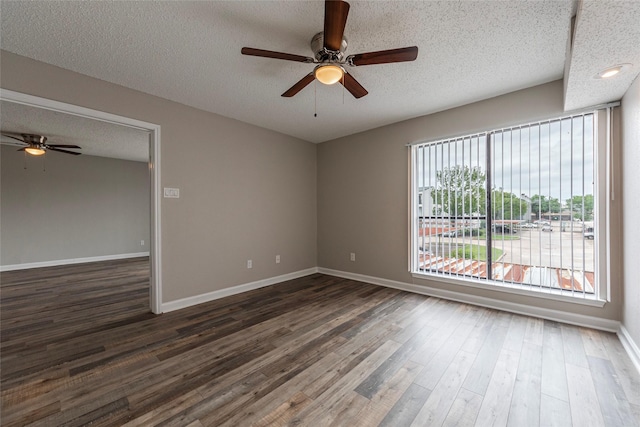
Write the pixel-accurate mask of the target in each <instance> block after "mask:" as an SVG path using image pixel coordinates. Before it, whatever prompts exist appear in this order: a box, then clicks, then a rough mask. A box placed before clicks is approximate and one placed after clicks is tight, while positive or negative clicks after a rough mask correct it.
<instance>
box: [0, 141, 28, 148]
mask: <svg viewBox="0 0 640 427" xmlns="http://www.w3.org/2000/svg"><path fill="white" fill-rule="evenodd" d="M0 144H2V145H10V146H12V147H24V146H25V143H24V142H23V143H22V144H20V143H18V142H13V141H1V142H0Z"/></svg>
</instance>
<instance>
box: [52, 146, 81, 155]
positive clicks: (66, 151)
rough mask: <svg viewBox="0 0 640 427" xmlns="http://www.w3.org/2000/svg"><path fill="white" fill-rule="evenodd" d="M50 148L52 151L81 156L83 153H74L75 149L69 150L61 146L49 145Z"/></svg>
mask: <svg viewBox="0 0 640 427" xmlns="http://www.w3.org/2000/svg"><path fill="white" fill-rule="evenodd" d="M47 149H48V150H51V151H59V152H61V153H66V154H73V155H74V156H79V155H80V154H82V153H74V152H73V151H69V150H62V149H60V148H53V147H47Z"/></svg>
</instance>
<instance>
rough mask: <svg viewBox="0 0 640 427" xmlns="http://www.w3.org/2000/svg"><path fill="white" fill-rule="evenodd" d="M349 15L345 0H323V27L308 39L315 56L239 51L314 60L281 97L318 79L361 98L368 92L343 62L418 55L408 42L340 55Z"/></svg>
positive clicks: (379, 61)
mask: <svg viewBox="0 0 640 427" xmlns="http://www.w3.org/2000/svg"><path fill="white" fill-rule="evenodd" d="M348 15H349V3H347V2H345V1H341V0H326V1H325V3H324V31H323V32H320V33H318V34H316V35H315V36H313V38H312V39H311V50H312V51H313V52H314V56H315V58H311V57H308V56H302V55H294V54H290V53H282V52H274V51H271V50H263V49H255V48H252V47H243V48H242V51H241V52H242V54H243V55H251V56H261V57H264V58H275V59H283V60H285V61H295V62H306V63H310V64H317V65H316V67H315V69H314V70H313V71H312V72H311V73H309V74H307V75H306V76H304V77H303V78H302V79H301V80H300V81H298V82H297V83H296V84H294V85H293V86H291V88H289V89H288V90H287V91H286V92H285V93H283V94H282V96H284V97H287V98H288V97H292V96H294V95H295V94H297V93H298V92H300V91H301V90H302V89H303V88H304V87H306V86H307V85H308V84H309V83H311V82H312V81H314V80H315V79H318V81H319V82H320V83H324V84H334V83H338V82H339V83H341V84H342V85H343V86H344V87H345V88H346V89H347V90H348V91H349V92H350V93H351V94H352V95H353V96H354V97H355V98H362V97H363V96H365V95H366V94H367V93H368V92H367V90H366V89H365V88H364V87H362V85H361V84H360V83H358V81H357V80H356V79H355V78H353V76H352V75H351V74H349V73H348V72H347V71H346V70H345V66H348V67H356V66H361V65H374V64H390V63H393V62H407V61H413V60H415V59H416V58H417V57H418V47H417V46H410V47H403V48H399V49H389V50H380V51H376V52H367V53H358V54H356V55H349V56H347V57H345V56H344V51H345V50H346V48H347V39H346V38H345V37H344V28H345V25H346V24H347V16H348Z"/></svg>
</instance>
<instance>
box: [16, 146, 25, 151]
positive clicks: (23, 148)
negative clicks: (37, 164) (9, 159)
mask: <svg viewBox="0 0 640 427" xmlns="http://www.w3.org/2000/svg"><path fill="white" fill-rule="evenodd" d="M26 149H27V147H22V148H20V149H19V150H16V151H24V150H26Z"/></svg>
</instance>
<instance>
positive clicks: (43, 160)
mask: <svg viewBox="0 0 640 427" xmlns="http://www.w3.org/2000/svg"><path fill="white" fill-rule="evenodd" d="M46 171H47V152H46V151H45V152H44V154H43V155H42V172H46Z"/></svg>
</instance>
